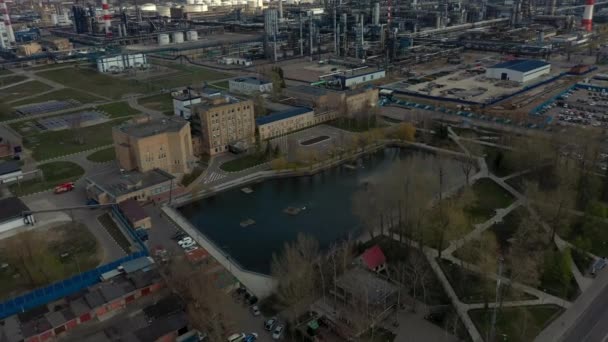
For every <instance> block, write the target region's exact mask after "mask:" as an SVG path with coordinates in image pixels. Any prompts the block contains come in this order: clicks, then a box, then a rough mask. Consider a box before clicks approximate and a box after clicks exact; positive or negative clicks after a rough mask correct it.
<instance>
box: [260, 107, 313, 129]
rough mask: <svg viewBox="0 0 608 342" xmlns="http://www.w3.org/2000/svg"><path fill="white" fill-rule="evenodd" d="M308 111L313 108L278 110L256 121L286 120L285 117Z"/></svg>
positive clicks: (263, 122) (263, 123)
mask: <svg viewBox="0 0 608 342" xmlns="http://www.w3.org/2000/svg"><path fill="white" fill-rule="evenodd" d="M308 112H312V109H310V108H308V107H295V108H292V109H288V110H284V111H281V112H276V113H273V114H270V115H266V116H262V117H259V118H257V119H255V123H256V124H258V125H265V124H269V123H271V122H275V121H279V120H284V119H287V118H291V117H294V116H298V115H302V114H304V113H308Z"/></svg>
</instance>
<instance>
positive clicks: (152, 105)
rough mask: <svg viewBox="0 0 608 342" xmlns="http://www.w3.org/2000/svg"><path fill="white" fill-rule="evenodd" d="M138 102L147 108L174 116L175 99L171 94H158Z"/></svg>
mask: <svg viewBox="0 0 608 342" xmlns="http://www.w3.org/2000/svg"><path fill="white" fill-rule="evenodd" d="M137 102H138V103H139V104H140V105H142V106H144V107H146V108H149V109H152V110H157V111H159V112H163V113H165V112H170V113H171V114H173V97H171V94H158V95H152V96H147V97H142V98H140V99H138V100H137Z"/></svg>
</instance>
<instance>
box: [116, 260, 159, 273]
mask: <svg viewBox="0 0 608 342" xmlns="http://www.w3.org/2000/svg"><path fill="white" fill-rule="evenodd" d="M152 264H154V261H153V260H152V259H151V258H148V257H141V258H137V259H134V260H129V261H127V262H124V263H122V264H120V266H122V268H123V270H124V271H125V273H127V274H129V273H133V272H135V271H138V270H141V269H143V268H146V267H148V266H150V265H152Z"/></svg>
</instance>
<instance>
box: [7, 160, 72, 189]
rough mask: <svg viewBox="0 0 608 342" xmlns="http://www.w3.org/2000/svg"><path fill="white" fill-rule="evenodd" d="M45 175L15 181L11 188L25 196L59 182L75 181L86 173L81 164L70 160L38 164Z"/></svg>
mask: <svg viewBox="0 0 608 342" xmlns="http://www.w3.org/2000/svg"><path fill="white" fill-rule="evenodd" d="M38 169H40V170H41V171H42V173H43V175H44V178H43V179H44V180H41V179H40V178H36V179H30V180H26V181H21V182H18V183H13V184H11V185H10V187H9V189H10V190H11V192H12V193H13V194H15V195H16V196H25V195H28V194H33V193H36V192H40V191H45V190H49V189H52V188H54V187H55V186H57V185H58V184H61V183H65V182H73V181H76V180H77V179H78V178H80V177H81V176H82V175H84V169H83V168H82V167H80V165H78V164H76V163H72V162H68V161H55V162H49V163H45V164H42V165H39V166H38Z"/></svg>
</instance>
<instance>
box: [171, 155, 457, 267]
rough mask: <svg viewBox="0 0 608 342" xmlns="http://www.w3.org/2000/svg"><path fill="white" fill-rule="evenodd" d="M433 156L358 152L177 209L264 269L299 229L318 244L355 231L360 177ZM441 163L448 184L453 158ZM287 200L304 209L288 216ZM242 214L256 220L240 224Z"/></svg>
mask: <svg viewBox="0 0 608 342" xmlns="http://www.w3.org/2000/svg"><path fill="white" fill-rule="evenodd" d="M435 159H436V157H434V156H433V155H431V154H425V153H422V152H415V151H413V150H404V149H398V148H387V149H384V150H381V151H378V152H376V153H374V154H372V155H370V156H366V157H365V158H363V159H362V160H361V161H362V166H363V167H360V168H358V169H356V170H350V169H348V168H346V167H344V166H340V167H337V168H334V169H330V170H326V171H324V172H321V173H318V174H316V175H314V176H309V177H308V176H307V177H294V178H284V179H275V180H268V181H265V182H262V183H258V184H253V185H250V186H249V187H250V188H251V189H253V191H254V192H253V193H251V194H245V193H243V192H242V191H241V190H240V188H237V189H233V190H229V191H226V192H222V193H220V194H218V195H215V196H213V197H209V198H206V199H203V200H200V201H197V202H194V203H191V204H188V205H185V206H183V207H181V208H179V209H178V210H179V211H180V213H181V214H182V215H183V216H184V217H185V218H187V219H188V220H189V221H190V222H191V223H192V224H193V225H194V226H195V227H196V228H197V229H198V230H199V231H201V232H202V233H203V234H205V235H206V236H207V237H208V238H209V239H211V240H212V241H213V242H214V243H215V244H216V246H218V247H219V248H221V249H223V250H224V251H225V252H227V253H228V254H230V255H231V257H232V258H234V259H235V260H236V261H237V262H238V263H239V264H241V265H242V266H243V267H244V268H246V269H249V270H252V271H257V272H261V273H266V274H269V273H270V262H271V260H272V254H273V253H277V254H279V253H280V252H281V250H282V248H283V245H284V244H285V242H291V241H294V240H295V239H296V237H297V235H298V233H300V232H301V233H305V234H308V235H312V236H314V237H315V238H316V239H317V240H318V241H319V243H320V246H321V248H327V247H329V246H330V245H331V243H332V242H334V241H336V240H339V239H341V238H345V237H347V236H348V234H349V233H350V234H352V236H353V237H354V238H356V237H358V236H359V232H360V231H361V228H360V224H359V221H358V219H357V217H356V216H355V215H354V214H353V209H352V196H353V193H354V192H356V191H357V190H358V189H359V188H360V187H362V186H363V184H364V183H366V182H368V181H371V182H373V181H374V178H377V177H382V175H383V174H386V172H389V171H388V169H389V168H391V165H395V164H396V163H409V162H416V163H421V164H425V163H426V164H428V165H425V167H424V168H421V169H426V170H428V172H430V173H434V172H435V170H434V169H435V168H434V167H433V165H434V164H435ZM442 163H444V165H445V169H446V170H451V171H450V172H447V173H448V175H449V174H451V175H452V176H450V177H447V178H448V179H447V180H446V183H447V184H448V185H449V184H450V183H453V182H455V181H459V180H460V179H462V177H461V176H459V175H461V173H462V171H460V169H459V167H458V162H456V161H454V160H447V161H446V160H443V161H442ZM454 175H456V176H454ZM290 206H291V207H297V208H305V210H302V211H301V212H300V214H298V215H296V216H290V215H288V214H286V213H284V212H283V210H285V208H287V207H290ZM247 219H253V220H255V222H256V223H255V224H254V225H251V226H248V227H245V228H243V227H241V226H240V223H241V221H244V220H247Z"/></svg>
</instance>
